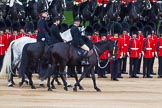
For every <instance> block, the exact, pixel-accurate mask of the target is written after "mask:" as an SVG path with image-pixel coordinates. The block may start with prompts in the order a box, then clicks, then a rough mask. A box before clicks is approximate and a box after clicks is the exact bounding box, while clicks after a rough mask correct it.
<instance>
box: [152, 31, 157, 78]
mask: <svg viewBox="0 0 162 108" xmlns="http://www.w3.org/2000/svg"><path fill="white" fill-rule="evenodd" d="M151 39H152V40H153V42H154V48H153V52H154V57H153V58H152V62H151V66H152V67H151V74H152V75H156V73H154V70H153V66H154V60H155V52H156V48H157V41H158V37H157V35H156V34H155V29H153V30H152V36H151Z"/></svg>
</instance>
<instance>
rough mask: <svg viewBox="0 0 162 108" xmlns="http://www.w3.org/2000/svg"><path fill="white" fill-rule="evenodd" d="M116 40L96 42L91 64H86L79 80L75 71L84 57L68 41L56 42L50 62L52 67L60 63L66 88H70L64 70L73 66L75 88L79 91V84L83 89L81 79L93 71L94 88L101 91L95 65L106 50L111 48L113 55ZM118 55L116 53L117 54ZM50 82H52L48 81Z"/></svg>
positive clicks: (60, 70)
mask: <svg viewBox="0 0 162 108" xmlns="http://www.w3.org/2000/svg"><path fill="white" fill-rule="evenodd" d="M114 44H115V42H113V41H111V40H108V41H104V42H98V43H95V44H94V47H93V49H92V50H93V53H92V55H91V56H90V57H89V58H88V59H89V63H90V65H89V66H84V68H85V71H84V72H83V73H82V75H81V77H80V79H79V80H78V77H77V74H76V72H75V70H74V69H75V68H74V67H75V66H80V61H81V60H82V57H80V56H79V55H78V54H77V48H74V47H73V46H71V45H69V44H66V43H56V44H54V45H53V46H52V47H51V48H50V49H49V51H50V58H49V60H50V63H51V64H52V69H55V68H56V65H57V64H59V73H60V76H61V78H62V80H63V83H64V89H65V90H68V88H67V82H66V79H65V76H64V70H65V67H66V66H70V67H71V68H72V71H73V72H75V80H76V84H75V85H74V88H73V90H74V91H77V86H79V89H81V90H82V89H83V87H82V86H81V85H80V81H81V80H82V79H83V78H84V77H85V75H86V74H87V73H89V72H90V73H91V75H92V80H93V84H94V89H95V90H96V91H98V92H99V91H101V90H100V89H99V88H98V87H97V85H96V78H95V73H94V66H95V65H96V63H97V62H99V55H101V54H102V53H103V52H104V51H105V50H109V51H110V53H111V54H112V55H113V52H114V51H115V50H117V48H116V45H114ZM115 56H116V55H115ZM48 83H50V82H48Z"/></svg>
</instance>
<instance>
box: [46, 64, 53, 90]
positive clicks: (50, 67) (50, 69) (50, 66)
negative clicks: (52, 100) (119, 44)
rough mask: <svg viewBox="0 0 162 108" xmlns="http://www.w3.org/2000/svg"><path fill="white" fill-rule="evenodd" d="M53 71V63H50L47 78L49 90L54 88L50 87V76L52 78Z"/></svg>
mask: <svg viewBox="0 0 162 108" xmlns="http://www.w3.org/2000/svg"><path fill="white" fill-rule="evenodd" d="M51 71H53V69H52V65H51V64H48V79H47V87H48V91H52V88H51V87H50V78H51V74H50V73H51Z"/></svg>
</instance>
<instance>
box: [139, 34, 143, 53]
mask: <svg viewBox="0 0 162 108" xmlns="http://www.w3.org/2000/svg"><path fill="white" fill-rule="evenodd" d="M138 40H139V41H140V53H141V52H142V51H143V45H144V36H143V35H139V36H138Z"/></svg>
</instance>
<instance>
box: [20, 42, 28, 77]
mask: <svg viewBox="0 0 162 108" xmlns="http://www.w3.org/2000/svg"><path fill="white" fill-rule="evenodd" d="M29 45H30V43H28V44H26V45H25V46H24V48H23V51H22V57H21V63H20V68H19V76H20V77H24V75H25V71H26V69H27V67H28V61H29V60H28V59H29V58H28V54H27V48H28V46H29Z"/></svg>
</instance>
